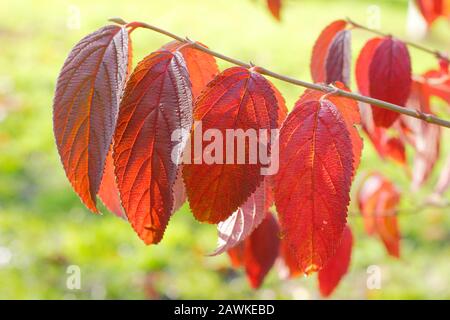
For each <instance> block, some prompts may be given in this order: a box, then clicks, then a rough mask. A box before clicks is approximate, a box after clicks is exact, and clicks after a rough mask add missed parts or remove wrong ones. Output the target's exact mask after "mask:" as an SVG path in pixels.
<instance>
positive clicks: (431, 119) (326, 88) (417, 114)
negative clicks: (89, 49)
mask: <svg viewBox="0 0 450 320" xmlns="http://www.w3.org/2000/svg"><path fill="white" fill-rule="evenodd" d="M110 21H112V22H115V23H118V24H121V25H126V26H128V27H131V28H133V29H135V28H144V29H150V30H153V31H156V32H158V33H161V34H164V35H166V36H168V37H170V38H172V39H175V40H177V41H179V42H183V43H189V44H190V45H191V47H192V48H194V49H197V50H200V51H203V52H205V53H208V54H210V55H212V56H214V57H216V58H219V59H221V60H224V61H228V62H230V63H232V64H235V65H238V66H241V67H244V68H249V69H250V68H253V70H255V71H257V72H258V73H260V74H263V75H266V76H269V77H272V78H275V79H278V80H281V81H284V82H288V83H291V84H294V85H297V86H301V87H304V88H308V89H312V90H317V91H322V92H325V93H330V92H332V93H333V94H335V95H338V96H342V97H346V98H349V99H352V100H356V101H360V102H364V103H367V104H369V105H373V106H377V107H380V108H383V109H386V110H390V111H394V112H397V113H401V114H404V115H406V116H410V117H413V118H417V119H420V120H423V121H425V122H428V123H433V124H436V125H439V126H442V127H446V128H450V121H446V120H444V119H440V118H438V117H436V116H434V115H431V114H427V113H423V112H421V111H419V110H411V109H407V108H405V107H402V106H399V105H396V104H393V103H389V102H386V101H382V100H378V99H374V98H371V97H367V96H363V95H360V94H356V93H351V92H348V91H345V90H341V89H336V88H335V87H334V86H331V85H324V84H316V83H310V82H306V81H303V80H298V79H295V78H291V77H289V76H285V75H282V74H279V73H276V72H274V71H271V70H269V69H266V68H264V67H260V66H254V65H253V63H246V62H243V61H240V60H238V59H235V58H231V57H228V56H225V55H223V54H221V53H219V52H215V51H213V50H211V49H208V48H206V47H204V46H203V45H201V44H199V43H197V42H194V41H192V40H190V39H188V38H183V37H180V36H178V35H176V34H173V33H171V32H169V31H166V30H164V29H161V28H158V27H155V26H152V25H150V24H148V23H145V22H137V21H135V22H131V23H126V22H125V21H124V20H123V19H121V18H113V19H110Z"/></svg>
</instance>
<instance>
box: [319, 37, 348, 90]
mask: <svg viewBox="0 0 450 320" xmlns="http://www.w3.org/2000/svg"><path fill="white" fill-rule="evenodd" d="M351 50H352V48H351V32H350V30H342V31H340V32H338V33H337V34H336V36H335V37H334V39H333V42H331V44H330V48H329V49H328V55H327V58H326V60H325V70H326V80H325V82H326V83H332V82H335V81H340V82H342V83H344V84H345V85H347V86H349V85H350V65H351V63H352V52H351Z"/></svg>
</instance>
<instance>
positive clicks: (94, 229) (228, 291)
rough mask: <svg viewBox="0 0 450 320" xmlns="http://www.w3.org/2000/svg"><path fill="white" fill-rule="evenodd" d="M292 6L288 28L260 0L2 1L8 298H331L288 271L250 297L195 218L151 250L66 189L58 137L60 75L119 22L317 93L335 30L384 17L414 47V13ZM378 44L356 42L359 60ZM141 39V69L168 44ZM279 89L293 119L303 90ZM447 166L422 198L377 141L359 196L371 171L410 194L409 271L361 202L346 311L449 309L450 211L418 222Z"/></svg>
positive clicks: (0, 259)
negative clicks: (86, 41)
mask: <svg viewBox="0 0 450 320" xmlns="http://www.w3.org/2000/svg"><path fill="white" fill-rule="evenodd" d="M285 2H286V4H285V8H284V11H283V22H282V23H281V24H279V23H276V22H275V20H274V19H273V18H272V17H271V16H270V15H269V13H268V10H267V9H266V7H265V4H264V1H257V0H253V1H252V0H214V1H213V0H185V1H180V0H145V1H140V0H134V1H118V0H109V1H106V0H105V1H103V0H82V1H75V0H74V1H67V0H62V1H56V0H55V1H51V0H43V1H25V0H14V1H12V0H6V1H5V0H3V1H1V3H0V298H3V299H13V298H27V299H40V298H52V299H91V298H97V299H103V298H118V299H133V298H138V299H141V298H158V297H159V298H185V299H210V298H218V299H222V298H223V299H237V298H251V299H253V298H255V299H261V298H265V299H272V298H284V299H301V298H319V295H318V292H317V284H316V282H317V279H316V276H311V277H308V278H298V279H294V280H286V279H280V276H279V273H278V272H277V269H276V268H275V269H274V270H272V271H271V272H270V274H269V276H268V278H267V279H266V281H265V283H264V285H263V287H262V288H261V289H260V290H258V291H253V290H251V289H250V288H249V285H248V284H247V281H246V279H245V275H244V274H243V273H242V272H241V271H237V272H236V271H233V270H232V269H230V265H229V261H228V259H227V257H226V256H225V255H224V256H219V257H214V258H211V257H207V256H206V255H207V254H208V253H210V252H212V250H213V249H214V247H215V243H216V231H215V228H214V226H210V225H203V224H200V223H197V222H196V221H195V220H194V219H193V217H192V215H191V214H190V212H189V208H188V205H185V206H184V207H183V208H182V209H181V210H180V211H179V212H178V213H177V214H176V215H175V216H174V217H173V219H172V221H171V223H170V225H169V227H168V229H167V232H166V235H165V237H164V240H163V241H162V243H161V244H160V245H158V246H151V247H146V246H145V245H144V244H143V243H142V242H141V241H140V240H139V239H138V237H137V236H136V235H135V234H134V232H133V230H132V229H131V227H130V226H129V225H128V224H127V223H126V222H124V221H122V220H120V219H117V218H116V217H114V216H113V215H111V214H109V213H105V214H104V215H103V216H94V215H93V214H91V213H89V212H88V211H87V210H86V209H85V208H84V207H83V205H82V204H81V202H80V201H79V199H78V197H77V196H76V195H75V193H74V192H73V191H72V190H71V188H70V185H69V183H68V181H67V179H66V178H65V175H64V172H63V169H62V166H61V164H60V162H59V157H58V155H57V152H56V148H55V144H54V139H53V133H52V95H53V91H54V87H55V81H56V78H57V75H58V71H59V69H60V68H61V66H62V63H63V61H64V59H65V57H66V56H67V54H68V53H69V50H70V49H71V47H72V46H73V45H74V44H75V43H76V42H77V41H78V40H79V39H80V38H81V37H83V36H84V35H85V34H87V33H89V32H92V31H93V30H95V29H97V28H99V27H101V26H102V25H104V24H106V23H107V22H106V20H107V18H109V17H114V16H121V17H122V18H124V19H127V20H130V21H131V20H142V21H147V22H149V23H152V24H155V25H157V26H160V27H163V28H166V29H168V30H170V31H172V32H174V33H177V34H179V35H182V36H189V37H190V38H191V39H194V40H199V41H201V42H203V43H205V44H207V45H208V46H210V47H211V48H213V49H214V50H217V51H219V52H222V53H224V54H227V55H230V56H233V57H236V58H239V59H242V60H244V61H252V62H254V63H255V64H259V65H262V66H265V67H269V68H271V69H273V70H275V71H278V72H280V73H284V74H287V75H290V76H293V77H297V78H300V79H305V80H309V79H310V75H309V60H310V54H311V50H312V46H313V44H314V41H315V39H316V38H317V36H318V35H319V33H320V31H321V30H322V29H323V28H324V27H325V26H326V25H327V24H328V23H329V22H331V21H332V20H334V19H337V18H343V17H346V16H349V17H352V18H353V19H354V20H356V21H359V22H361V23H366V21H367V19H368V12H369V11H368V7H369V6H370V5H374V4H376V5H378V6H379V8H380V10H381V11H380V12H381V26H382V29H383V30H384V31H386V32H389V33H393V34H396V35H399V36H402V37H404V36H405V25H406V14H407V1H406V0H405V1H404V0H398V1H375V0H374V1H350V0H347V1H344V0H338V1H326V0H321V1H317V0H290V1H285ZM71 8H77V10H79V13H80V28H79V29H70V28H68V27H67V22H68V20H70V19H71V17H72V16H73V11H72V10H71ZM448 34H449V25H448V23H447V22H446V21H440V22H439V23H437V25H436V26H435V27H434V28H433V30H432V32H431V33H430V35H429V36H428V37H427V39H426V40H424V43H425V44H427V45H429V46H431V47H435V48H439V49H442V50H448V48H449V45H450V42H449V38H448ZM369 37H370V35H368V34H367V33H364V32H361V31H355V32H354V36H353V50H354V57H355V58H356V56H357V53H358V51H359V50H360V48H361V47H362V45H363V44H364V42H365V41H366V40H367V39H368V38H369ZM133 40H134V48H135V54H134V56H135V59H134V63H136V62H137V61H139V60H140V59H142V58H143V57H144V56H145V55H147V54H149V53H150V52H152V51H154V50H156V49H158V48H159V47H160V46H162V45H163V44H164V43H166V42H168V41H169V39H168V38H166V37H164V36H162V35H159V34H156V33H152V32H150V31H148V30H138V31H135V32H134V34H133ZM411 54H412V57H413V65H414V66H413V67H414V71H415V72H416V73H420V72H423V71H425V70H427V69H429V68H433V67H435V65H436V63H435V61H434V59H433V58H432V57H430V56H429V55H426V54H424V53H421V52H418V51H417V50H414V49H412V51H411ZM219 64H220V66H221V68H225V67H228V66H229V65H228V64H227V63H223V62H219ZM276 84H277V85H279V88H280V90H281V91H282V93H283V94H284V96H285V97H286V100H287V102H288V105H289V108H291V107H292V105H293V103H294V102H295V99H296V98H297V97H298V96H299V95H300V94H301V93H302V92H303V89H302V88H299V87H295V86H291V85H286V84H284V83H279V82H277V83H276ZM436 103H438V104H439V102H436ZM444 109H445V107H444V108H441V110H444ZM441 115H443V116H447V117H449V115H448V114H447V113H445V112H442V113H441ZM448 138H449V134H448V132H447V131H446V132H445V134H444V135H443V140H442V144H443V150H442V152H443V154H446V153H447V151H448V150H449V144H448V142H447V141H448ZM409 153H410V152H409ZM444 158H445V157H444V156H443V157H442V160H441V161H440V163H439V167H438V168H437V170H435V172H434V174H433V177H432V179H431V180H430V182H429V183H428V184H427V185H426V186H425V187H424V188H423V190H421V191H420V192H418V193H412V192H411V191H410V186H409V185H410V182H409V177H408V173H407V172H406V171H405V170H404V169H403V168H401V167H399V166H398V165H396V164H393V163H391V162H384V161H382V160H380V159H378V157H377V156H376V154H375V153H374V151H373V149H372V147H371V146H370V145H369V143H368V142H366V144H365V150H364V156H363V160H362V164H361V168H360V171H359V175H358V177H357V179H356V182H355V185H356V186H357V184H358V182H359V181H360V178H361V177H362V176H363V175H364V174H365V173H366V172H370V171H372V170H379V171H381V172H382V173H384V174H385V175H387V176H388V177H390V178H391V179H392V180H394V181H395V182H396V184H397V185H398V187H399V188H400V189H401V190H402V191H403V198H402V202H401V209H402V214H401V215H400V226H401V231H402V235H403V239H402V258H401V259H399V260H395V259H392V258H389V257H388V256H387V254H386V253H385V250H384V248H383V247H382V245H381V243H380V241H378V240H377V239H375V238H369V237H367V236H366V235H365V234H364V232H363V228H362V221H361V218H360V217H359V215H358V213H357V208H356V206H355V203H354V202H352V204H351V207H350V217H349V221H350V224H351V225H352V227H353V230H354V233H355V238H356V239H355V241H356V242H355V248H354V251H353V259H352V265H351V270H350V272H349V274H348V275H347V276H346V277H345V279H344V280H343V282H342V283H341V285H340V286H339V288H338V289H337V291H336V292H335V294H334V295H333V298H344V299H348V298H356V299H365V298H382V299H397V298H406V299H410V298H426V299H430V298H447V299H448V298H450V272H449V269H450V245H449V242H450V212H449V210H448V209H433V208H430V209H427V210H422V211H420V212H419V211H417V210H415V208H416V207H417V206H418V205H419V204H420V203H421V202H422V201H423V199H425V198H426V196H427V194H428V193H429V192H430V190H431V189H432V186H433V184H434V182H435V181H436V179H437V177H438V176H439V168H440V167H441V166H442V161H443V159H444ZM355 189H356V187H355V188H354V190H355ZM353 193H354V192H353ZM69 265H78V266H79V267H80V268H81V281H82V288H81V290H69V289H67V287H66V279H67V274H66V268H67V267H68V266H69ZM370 265H378V266H380V268H381V270H382V287H381V289H380V290H369V289H367V287H366V280H367V272H366V270H367V267H368V266H370Z"/></svg>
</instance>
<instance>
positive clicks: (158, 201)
mask: <svg viewBox="0 0 450 320" xmlns="http://www.w3.org/2000/svg"><path fill="white" fill-rule="evenodd" d="M191 126H192V93H191V89H190V81H189V75H188V73H187V70H186V66H185V62H184V60H183V58H182V56H181V54H180V53H178V52H176V53H171V52H169V51H158V52H155V53H152V54H150V55H149V56H147V57H146V58H144V60H143V61H141V62H140V63H139V64H138V66H137V67H136V69H135V70H134V72H133V74H132V75H131V77H130V80H129V81H128V83H127V86H126V89H125V94H124V98H123V100H122V103H121V105H120V112H119V118H118V121H117V130H116V133H115V137H114V141H115V144H114V153H113V157H114V164H115V172H116V177H117V183H118V187H119V190H120V195H121V199H122V205H123V207H124V209H125V212H126V214H127V216H128V220H129V221H130V222H131V224H132V226H133V228H134V230H135V231H136V232H137V234H138V235H139V237H140V238H141V239H142V240H143V241H144V242H145V243H146V244H152V243H153V244H155V243H158V242H159V241H160V240H161V239H162V236H163V234H164V231H165V229H166V226H167V223H168V221H169V218H170V216H171V214H172V211H173V207H174V197H173V187H174V184H175V180H176V178H177V171H178V165H177V163H176V162H174V161H173V160H177V159H172V157H171V154H172V153H173V154H179V153H180V152H181V151H182V150H183V148H184V144H185V143H186V140H187V138H188V134H186V135H185V136H180V137H178V138H180V141H172V139H171V135H172V133H173V132H174V131H175V130H177V129H183V130H185V132H187V133H188V132H189V131H190V129H191Z"/></svg>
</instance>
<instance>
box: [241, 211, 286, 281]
mask: <svg viewBox="0 0 450 320" xmlns="http://www.w3.org/2000/svg"><path fill="white" fill-rule="evenodd" d="M279 247H280V239H279V228H278V223H277V221H276V220H275V218H274V217H273V215H272V214H270V213H269V214H268V215H267V217H266V219H264V220H263V222H261V224H260V225H259V227H258V228H256V230H255V231H253V233H252V234H251V236H250V237H249V238H247V240H246V241H245V242H244V265H245V272H246V274H247V278H248V280H249V281H250V284H251V286H252V287H253V288H255V289H256V288H259V287H260V286H261V284H262V282H263V280H264V278H265V277H266V275H267V273H268V272H269V271H270V269H271V268H272V266H273V264H274V263H275V260H276V259H277V257H278V250H279Z"/></svg>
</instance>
